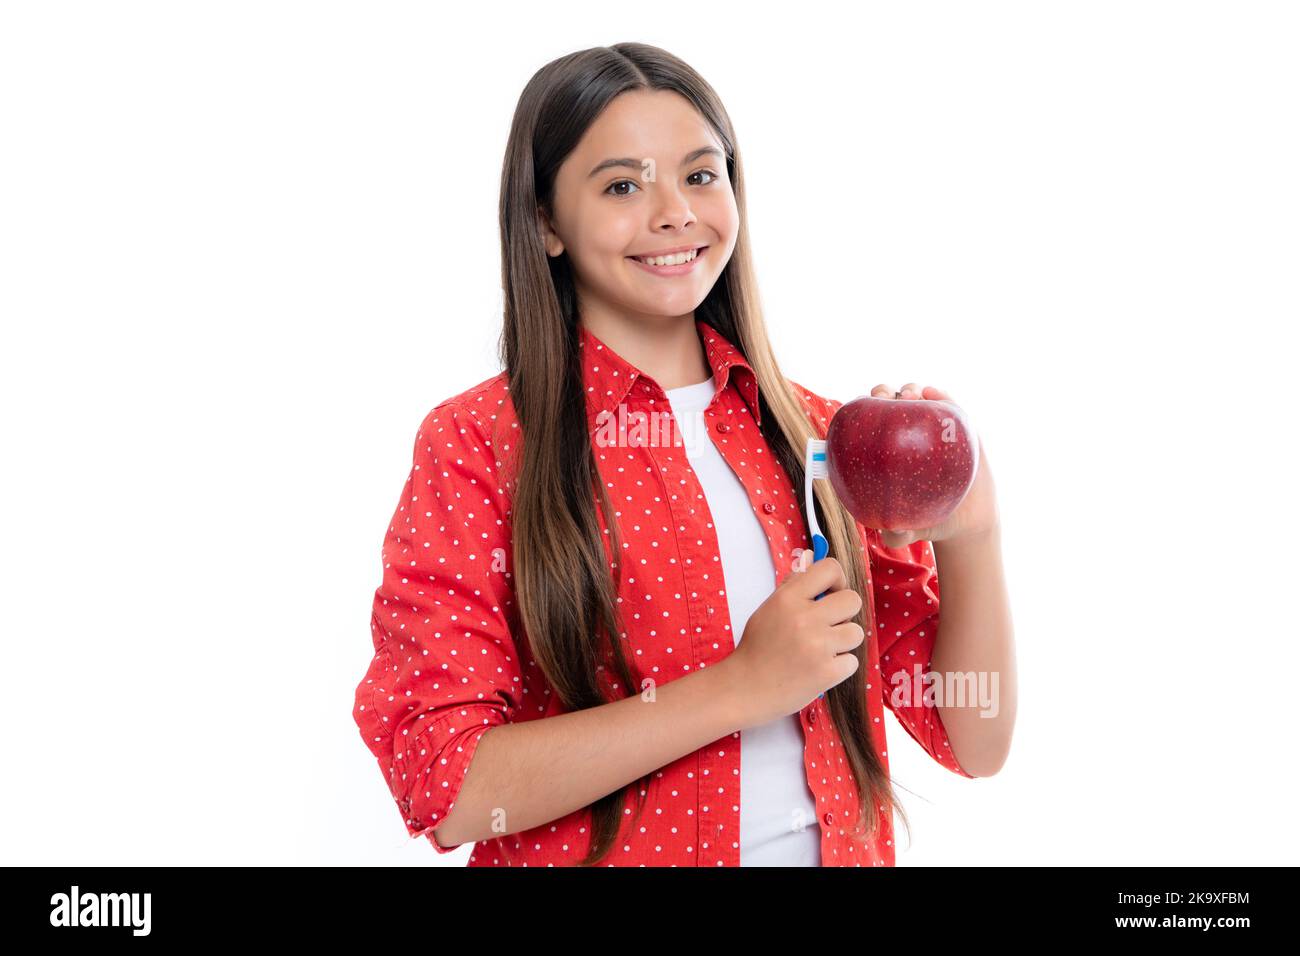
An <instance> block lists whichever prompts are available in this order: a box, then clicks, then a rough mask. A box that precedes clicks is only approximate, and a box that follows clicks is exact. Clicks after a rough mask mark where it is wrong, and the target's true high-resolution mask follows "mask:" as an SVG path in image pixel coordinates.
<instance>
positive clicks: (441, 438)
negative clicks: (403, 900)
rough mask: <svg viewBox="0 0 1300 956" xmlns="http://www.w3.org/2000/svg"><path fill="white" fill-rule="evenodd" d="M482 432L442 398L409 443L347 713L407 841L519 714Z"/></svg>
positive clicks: (493, 470) (497, 513) (429, 833)
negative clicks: (361, 666) (367, 644)
mask: <svg viewBox="0 0 1300 956" xmlns="http://www.w3.org/2000/svg"><path fill="white" fill-rule="evenodd" d="M485 426H486V423H485V422H481V421H480V420H479V418H478V416H476V415H475V414H474V413H473V412H471V411H470V410H469V408H468V407H466V406H462V405H460V404H458V403H455V402H451V401H449V402H444V403H442V404H441V405H438V406H437V407H436V408H434V409H433V410H432V411H430V412H429V413H428V414H427V415H426V416H425V418H424V421H423V422H422V423H421V426H420V430H419V433H418V434H417V436H416V439H415V447H414V452H413V455H412V463H411V471H410V474H409V476H408V477H407V479H406V484H405V487H404V488H403V489H402V497H401V500H400V501H399V502H398V503H397V508H396V510H395V512H394V513H393V518H392V522H391V523H390V524H389V527H388V531H387V533H386V535H385V538H384V543H383V548H382V558H383V577H382V583H381V584H380V586H379V588H378V589H377V590H376V591H375V594H374V602H373V606H372V613H371V623H370V628H371V634H372V638H373V645H374V657H373V658H372V659H371V661H370V664H369V667H368V669H367V671H366V674H365V677H364V678H363V679H362V681H361V683H360V684H359V685H357V688H356V700H355V707H354V710H353V715H354V717H355V720H356V723H357V726H358V728H359V729H360V732H361V736H362V739H363V740H364V741H365V743H366V746H367V747H368V748H369V749H370V751H371V753H373V754H374V756H375V758H376V760H377V761H378V763H379V768H380V770H381V771H382V773H383V775H384V779H385V782H386V783H387V784H388V788H389V790H390V792H391V793H392V796H393V799H394V800H395V801H396V804H397V807H398V810H399V811H400V812H401V816H402V820H403V821H404V823H405V825H406V829H407V832H408V834H409V835H410V836H411V837H413V838H414V837H419V836H425V837H427V838H428V840H429V843H430V844H432V845H433V847H434V848H435V849H436V850H437V851H438V852H440V853H448V852H451V851H452V850H454V849H456V848H457V847H456V846H447V847H444V846H442V845H441V844H439V843H438V842H437V840H436V839H434V835H433V828H434V827H436V826H438V825H439V824H440V823H442V821H443V820H444V819H445V818H446V816H447V814H448V813H449V812H450V810H451V808H452V807H453V806H454V805H455V802H456V797H457V794H458V793H459V791H460V787H461V784H462V782H463V780H464V777H465V773H466V771H467V770H468V769H469V765H470V761H471V760H472V759H473V757H474V752H475V750H476V749H477V747H478V744H479V741H480V740H481V739H482V737H483V735H484V734H485V733H486V732H487V731H488V730H489V729H491V728H492V727H495V726H499V725H501V724H504V723H507V722H509V721H510V720H512V719H513V717H514V716H515V714H516V713H517V712H518V709H519V703H520V695H521V693H522V691H521V674H520V663H519V654H518V653H517V651H516V645H515V639H514V636H513V635H512V632H511V627H510V621H511V620H512V614H511V610H512V605H513V587H512V580H513V579H512V575H511V570H510V567H509V562H510V559H511V548H510V527H509V507H508V498H507V494H506V490H505V488H504V487H503V485H502V482H501V481H500V479H499V478H498V473H497V462H496V454H495V451H494V449H493V447H492V442H491V439H490V437H488V436H489V432H488V429H487V428H486V427H485Z"/></svg>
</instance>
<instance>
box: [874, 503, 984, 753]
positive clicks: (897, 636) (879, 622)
mask: <svg viewBox="0 0 1300 956" xmlns="http://www.w3.org/2000/svg"><path fill="white" fill-rule="evenodd" d="M858 531H859V533H862V534H865V535H866V542H867V556H868V560H869V562H870V566H871V592H872V602H873V607H874V609H875V613H876V644H877V647H878V648H879V652H880V676H881V680H882V682H883V684H884V687H883V688H882V693H883V694H884V699H885V706H886V707H888V708H889V709H890V710H892V711H893V712H894V716H895V717H897V718H898V722H899V723H900V724H902V725H903V729H904V730H906V731H907V732H908V733H909V734H910V735H911V736H912V739H913V740H915V741H916V742H917V743H919V744H920V745H921V746H922V748H924V750H925V752H926V753H928V754H929V755H930V756H931V757H933V758H934V759H935V760H937V761H938V762H939V764H940V765H941V766H944V767H947V768H948V769H949V770H951V771H953V772H954V773H957V774H960V775H961V776H963V777H973V776H974V775H973V774H969V773H967V772H966V771H965V770H963V769H962V767H961V764H959V763H958V762H957V758H956V757H955V756H954V755H953V752H952V747H951V745H950V744H949V743H948V732H947V730H946V729H945V728H944V726H943V720H942V719H941V718H940V716H939V708H938V707H937V706H935V704H934V702H933V700H932V699H930V697H929V696H928V695H927V694H926V693H925V690H926V687H927V686H928V683H927V682H926V681H923V680H922V679H921V677H922V676H923V675H925V674H928V673H929V672H930V657H931V655H933V653H934V643H935V638H936V637H937V636H938V634H939V576H938V571H937V569H936V565H935V561H934V548H933V546H932V545H931V543H930V542H929V541H913V542H912V543H911V544H909V545H906V546H904V547H901V548H887V547H885V545H884V544H883V542H882V541H881V538H880V531H879V530H878V529H876V528H863V527H862V526H861V525H859V526H858ZM918 668H919V670H918ZM943 690H944V688H943V687H940V688H939V689H938V692H939V693H942V692H943Z"/></svg>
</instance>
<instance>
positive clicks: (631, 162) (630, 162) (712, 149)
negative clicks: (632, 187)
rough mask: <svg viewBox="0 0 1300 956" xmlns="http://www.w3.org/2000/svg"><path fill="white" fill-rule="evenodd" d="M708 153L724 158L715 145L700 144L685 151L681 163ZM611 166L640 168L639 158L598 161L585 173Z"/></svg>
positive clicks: (590, 173) (597, 171)
mask: <svg viewBox="0 0 1300 956" xmlns="http://www.w3.org/2000/svg"><path fill="white" fill-rule="evenodd" d="M708 155H712V156H714V157H715V158H716V159H717V160H718V161H719V162H722V160H723V159H724V157H723V155H722V150H720V149H718V148H717V147H716V146H701V147H700V148H699V149H697V150H693V151H692V152H689V153H687V154H686V156H685V158H684V159H682V165H683V166H685V165H686V164H687V163H690V162H693V161H694V160H697V159H699V158H700V157H701V156H708ZM612 166H627V167H628V168H630V169H640V168H641V160H639V159H629V158H627V157H624V158H622V159H607V160H605V161H604V162H603V163H598V164H597V165H596V168H595V169H593V170H592V171H591V172H589V173H588V174H587V178H588V179H590V178H591V177H592V176H595V175H596V174H597V173H599V172H601V171H602V170H605V169H609V168H610V167H612Z"/></svg>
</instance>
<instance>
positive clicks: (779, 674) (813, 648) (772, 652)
mask: <svg viewBox="0 0 1300 956" xmlns="http://www.w3.org/2000/svg"><path fill="white" fill-rule="evenodd" d="M809 557H811V553H809ZM828 588H829V589H830V593H829V594H827V595H826V596H825V597H823V598H822V599H821V600H817V599H816V598H817V595H819V594H821V593H822V592H823V591H826V590H827V589H828ZM861 609H862V595H860V594H859V593H858V592H857V591H854V590H852V589H851V588H849V587H848V585H847V582H846V580H845V577H844V569H843V567H841V565H840V563H839V562H838V561H836V560H835V559H834V558H831V557H826V558H822V559H821V560H820V561H816V562H813V564H812V565H811V566H810V567H809V568H808V569H807V570H806V571H793V572H791V573H790V574H789V575H787V576H786V579H785V580H784V581H782V582H781V584H780V585H778V586H777V588H776V590H775V591H773V592H772V593H771V594H770V595H769V596H768V598H767V600H765V601H764V602H763V603H762V604H760V605H759V606H758V608H757V609H756V610H755V611H754V613H753V614H751V615H750V617H749V620H748V621H747V622H746V624H745V632H744V634H743V635H741V638H740V643H739V644H738V645H736V649H735V650H734V651H732V652H731V654H729V655H727V657H726V658H725V659H724V660H725V661H727V662H730V663H729V664H728V666H729V667H730V668H731V673H732V676H733V677H734V678H735V682H734V686H735V687H736V691H737V693H738V694H740V695H742V696H743V699H744V702H745V704H744V712H745V713H746V714H747V718H746V719H747V724H746V726H754V725H757V724H764V723H767V722H768V721H772V720H776V719H777V718H778V717H785V716H788V715H790V714H793V713H795V712H796V711H798V710H801V709H802V708H804V707H806V706H807V705H808V702H809V701H811V700H812V699H813V698H814V697H816V696H817V695H818V694H820V693H821V692H822V691H824V690H827V689H829V688H831V687H834V686H835V685H836V684H838V683H839V682H840V681H842V680H844V679H846V678H848V677H851V676H853V674H854V672H856V671H857V669H858V659H857V657H856V656H855V655H854V654H853V653H852V651H853V649H854V648H855V647H857V646H858V645H859V644H861V643H862V642H863V640H864V639H865V638H866V632H865V631H863V629H862V625H860V624H858V623H857V622H856V621H854V620H853V619H852V618H853V617H854V616H855V615H856V614H857V613H858V611H860V610H861Z"/></svg>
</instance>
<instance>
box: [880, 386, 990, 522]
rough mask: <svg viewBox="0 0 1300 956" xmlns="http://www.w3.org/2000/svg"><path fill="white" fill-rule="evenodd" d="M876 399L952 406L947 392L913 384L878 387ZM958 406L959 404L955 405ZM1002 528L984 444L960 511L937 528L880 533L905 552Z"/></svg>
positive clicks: (980, 447) (981, 446)
mask: <svg viewBox="0 0 1300 956" xmlns="http://www.w3.org/2000/svg"><path fill="white" fill-rule="evenodd" d="M871 397H872V398H897V399H909V400H913V401H915V400H917V399H922V400H930V401H947V402H952V401H953V400H952V398H950V397H949V396H948V394H947V393H946V392H941V391H940V390H939V389H937V388H935V387H933V386H931V385H927V386H925V388H924V389H923V388H921V386H919V385H917V384H916V383H915V382H909V383H908V384H906V385H904V386H903V387H902V388H901V389H900V390H898V391H897V392H896V391H894V389H893V388H892V387H890V386H888V385H877V386H876V387H875V388H873V389H872V390H871ZM953 404H956V402H953ZM997 528H998V504H997V494H996V492H995V491H994V488H993V475H992V472H991V471H990V470H989V460H988V456H987V455H986V454H984V443H983V442H982V441H981V442H980V445H979V466H978V468H977V469H976V471H975V482H974V484H972V485H971V489H970V491H968V492H967V493H966V497H965V498H963V499H962V502H961V504H960V505H958V506H957V510H956V511H954V512H953V513H952V514H950V515H949V516H948V517H947V519H945V520H944V521H943V522H942V523H941V524H938V525H935V526H934V527H933V528H912V529H905V528H894V529H889V530H886V529H884V528H882V529H880V540H881V542H882V543H883V544H884V545H885V547H887V548H902V547H905V546H906V545H909V544H911V543H912V542H913V541H956V540H960V539H963V538H972V537H978V536H980V535H982V534H988V533H990V532H992V531H994V530H996V529H997Z"/></svg>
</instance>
